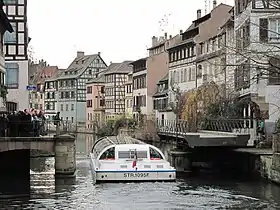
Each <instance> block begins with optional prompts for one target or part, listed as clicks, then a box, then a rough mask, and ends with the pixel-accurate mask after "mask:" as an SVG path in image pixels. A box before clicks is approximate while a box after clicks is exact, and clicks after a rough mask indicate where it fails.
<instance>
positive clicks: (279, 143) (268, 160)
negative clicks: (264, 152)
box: [260, 133, 280, 184]
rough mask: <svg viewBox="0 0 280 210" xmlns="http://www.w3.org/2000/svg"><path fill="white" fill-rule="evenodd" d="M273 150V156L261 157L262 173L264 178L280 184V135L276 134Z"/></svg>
mask: <svg viewBox="0 0 280 210" xmlns="http://www.w3.org/2000/svg"><path fill="white" fill-rule="evenodd" d="M272 149H273V155H272V156H260V172H261V176H262V177H263V178H265V179H268V180H270V181H272V182H275V183H277V184H280V133H276V134H274V136H273V144H272Z"/></svg>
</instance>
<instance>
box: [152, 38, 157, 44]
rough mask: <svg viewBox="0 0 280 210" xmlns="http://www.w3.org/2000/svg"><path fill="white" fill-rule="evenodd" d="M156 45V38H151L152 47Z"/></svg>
mask: <svg viewBox="0 0 280 210" xmlns="http://www.w3.org/2000/svg"><path fill="white" fill-rule="evenodd" d="M156 44H157V37H155V36H153V37H152V47H153V46H155V45H156Z"/></svg>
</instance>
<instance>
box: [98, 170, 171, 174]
mask: <svg viewBox="0 0 280 210" xmlns="http://www.w3.org/2000/svg"><path fill="white" fill-rule="evenodd" d="M95 172H96V173H131V172H133V173H136V172H139V173H157V172H166V173H170V172H176V170H154V171H147V170H146V171H95Z"/></svg>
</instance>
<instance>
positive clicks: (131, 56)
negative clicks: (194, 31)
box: [28, 0, 233, 68]
mask: <svg viewBox="0 0 280 210" xmlns="http://www.w3.org/2000/svg"><path fill="white" fill-rule="evenodd" d="M232 1H233V0H217V2H218V4H219V3H221V2H223V3H227V4H230V5H232ZM207 2H209V0H207ZM211 2H212V0H211ZM204 5H205V1H204V0H172V1H170V0H165V1H163V0H117V1H116V0H102V1H97V0H48V1H42V0H28V26H29V36H30V37H31V38H32V40H31V42H30V45H31V46H32V47H33V50H34V52H35V57H36V58H37V59H44V60H46V61H47V62H48V63H49V64H50V65H57V66H59V67H60V68H67V67H68V65H69V64H70V62H71V61H72V60H73V59H74V58H75V56H76V51H77V50H80V51H84V52H85V53H86V54H95V53H97V52H101V56H102V58H103V59H104V60H105V62H106V63H107V64H109V62H110V61H113V62H121V61H123V60H135V59H139V58H141V57H144V56H146V55H147V50H146V49H147V47H148V46H150V45H151V37H152V36H154V35H155V36H162V35H163V34H164V32H168V34H172V35H176V34H178V33H179V31H180V29H182V30H186V28H187V27H188V26H189V25H190V23H191V21H192V20H194V19H195V18H196V11H197V9H202V15H203V14H204V10H205V6H204ZM211 8H212V3H211ZM162 19H164V20H166V19H168V24H161V23H160V21H161V20H162ZM161 25H163V26H161Z"/></svg>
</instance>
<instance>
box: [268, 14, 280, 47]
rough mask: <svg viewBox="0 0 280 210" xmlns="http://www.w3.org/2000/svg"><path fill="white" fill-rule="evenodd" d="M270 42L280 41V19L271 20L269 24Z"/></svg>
mask: <svg viewBox="0 0 280 210" xmlns="http://www.w3.org/2000/svg"><path fill="white" fill-rule="evenodd" d="M268 29H269V31H268V38H269V39H268V40H269V41H272V42H279V41H280V19H269V22H268Z"/></svg>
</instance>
